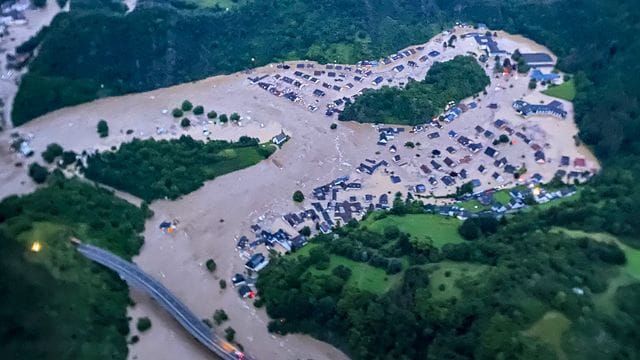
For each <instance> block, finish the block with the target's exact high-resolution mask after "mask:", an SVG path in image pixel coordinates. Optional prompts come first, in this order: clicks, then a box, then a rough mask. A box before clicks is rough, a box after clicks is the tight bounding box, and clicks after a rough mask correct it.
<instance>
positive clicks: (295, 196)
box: [293, 190, 304, 203]
mask: <svg viewBox="0 0 640 360" xmlns="http://www.w3.org/2000/svg"><path fill="white" fill-rule="evenodd" d="M293 201H295V202H298V203H300V202H303V201H304V194H303V193H302V191H300V190H296V192H294V193H293Z"/></svg>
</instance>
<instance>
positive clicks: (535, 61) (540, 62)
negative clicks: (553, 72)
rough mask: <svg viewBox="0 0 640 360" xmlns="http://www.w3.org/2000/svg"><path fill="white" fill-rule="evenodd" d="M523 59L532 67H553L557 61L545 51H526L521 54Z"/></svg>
mask: <svg viewBox="0 0 640 360" xmlns="http://www.w3.org/2000/svg"><path fill="white" fill-rule="evenodd" d="M521 55H522V60H524V62H525V63H527V65H529V66H530V67H532V68H539V67H553V66H555V63H554V61H553V59H552V58H551V56H550V55H549V54H545V53H526V54H521Z"/></svg>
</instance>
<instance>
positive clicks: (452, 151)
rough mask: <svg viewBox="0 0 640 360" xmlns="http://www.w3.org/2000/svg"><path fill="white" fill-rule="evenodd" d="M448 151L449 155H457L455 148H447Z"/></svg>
mask: <svg viewBox="0 0 640 360" xmlns="http://www.w3.org/2000/svg"><path fill="white" fill-rule="evenodd" d="M446 150H447V152H448V153H449V154H455V153H456V149H455V148H454V147H453V146H447V148H446Z"/></svg>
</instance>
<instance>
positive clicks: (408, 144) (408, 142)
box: [404, 141, 416, 149]
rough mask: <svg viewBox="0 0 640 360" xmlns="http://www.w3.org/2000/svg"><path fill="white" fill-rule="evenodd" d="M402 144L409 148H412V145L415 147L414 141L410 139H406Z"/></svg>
mask: <svg viewBox="0 0 640 360" xmlns="http://www.w3.org/2000/svg"><path fill="white" fill-rule="evenodd" d="M404 146H405V147H408V148H410V149H413V148H414V147H416V144H414V143H413V142H411V141H407V142H406V143H404Z"/></svg>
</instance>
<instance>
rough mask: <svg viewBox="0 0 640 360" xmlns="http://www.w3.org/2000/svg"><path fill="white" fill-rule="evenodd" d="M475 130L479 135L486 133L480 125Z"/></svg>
mask: <svg viewBox="0 0 640 360" xmlns="http://www.w3.org/2000/svg"><path fill="white" fill-rule="evenodd" d="M474 129H475V130H476V132H477V133H478V134H480V133H482V132H484V129H483V128H482V126H480V125H477V126H476V127H475V128H474Z"/></svg>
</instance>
